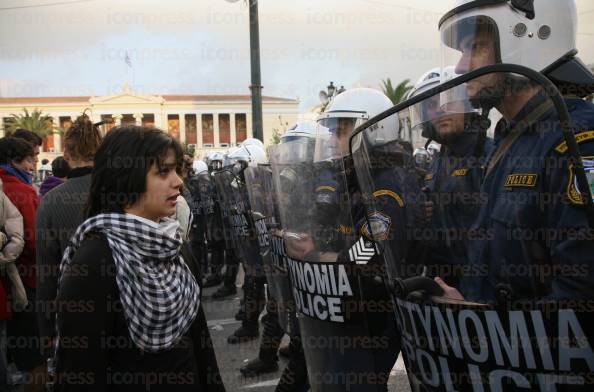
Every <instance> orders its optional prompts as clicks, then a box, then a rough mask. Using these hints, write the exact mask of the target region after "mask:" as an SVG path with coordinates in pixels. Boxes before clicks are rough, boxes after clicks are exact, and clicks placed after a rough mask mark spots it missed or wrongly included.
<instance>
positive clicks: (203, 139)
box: [0, 84, 299, 157]
mask: <svg viewBox="0 0 594 392" xmlns="http://www.w3.org/2000/svg"><path fill="white" fill-rule="evenodd" d="M262 100H263V104H262V112H263V113H262V115H263V116H262V117H263V128H264V143H265V144H266V145H267V144H268V143H269V142H270V141H271V139H272V137H273V130H274V129H279V130H282V129H284V127H286V125H287V124H289V125H290V124H292V123H294V122H295V121H297V119H298V117H299V101H297V100H293V99H286V98H276V97H263V99H262ZM23 108H26V109H28V110H29V111H33V110H35V109H38V110H41V111H42V112H43V114H47V115H49V116H51V117H52V118H53V119H54V125H55V127H56V128H61V129H67V128H68V127H69V126H70V125H71V124H72V122H73V121H74V120H75V119H76V117H77V116H79V115H80V114H81V113H82V112H83V111H84V110H85V109H89V113H90V114H91V116H92V118H93V121H95V122H99V121H102V120H104V121H107V123H106V124H105V125H103V126H102V131H103V132H104V133H106V132H109V130H110V129H111V128H113V127H115V126H117V125H128V124H139V125H140V124H142V125H145V126H155V127H159V128H161V129H163V130H165V131H167V132H169V133H170V134H171V135H173V136H174V137H175V138H177V139H178V140H179V141H180V142H181V143H182V144H194V145H195V146H196V151H197V156H199V157H202V156H204V154H205V153H206V152H208V151H209V150H217V151H221V150H225V149H227V148H229V147H233V146H235V145H237V144H239V143H241V142H242V141H243V140H244V139H246V138H248V137H252V135H253V133H252V115H251V98H250V96H249V95H159V96H154V95H143V94H139V93H136V92H134V91H132V90H131V89H130V87H129V86H128V85H127V84H125V85H124V87H123V89H122V92H121V93H119V94H115V95H111V96H102V97H31V98H4V97H2V98H0V129H2V131H0V132H2V133H3V132H4V130H3V128H4V122H5V121H6V119H7V118H8V117H10V116H11V114H13V113H14V114H17V113H22V110H23ZM44 151H45V152H47V153H48V155H58V154H60V153H61V152H62V136H60V135H59V134H55V135H53V137H49V138H47V140H46V141H45V143H44Z"/></svg>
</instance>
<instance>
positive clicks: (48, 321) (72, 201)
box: [36, 114, 102, 357]
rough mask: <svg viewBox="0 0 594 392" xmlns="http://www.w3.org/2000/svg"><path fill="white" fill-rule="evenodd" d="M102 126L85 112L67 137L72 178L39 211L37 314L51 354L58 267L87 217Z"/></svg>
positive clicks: (67, 153) (46, 349)
mask: <svg viewBox="0 0 594 392" xmlns="http://www.w3.org/2000/svg"><path fill="white" fill-rule="evenodd" d="M101 140H102V139H101V134H100V133H99V126H98V125H97V124H93V122H92V121H91V119H90V118H89V117H88V116H87V115H86V114H83V115H82V116H80V117H78V119H77V120H76V121H75V122H74V124H72V127H70V128H69V129H68V131H67V132H66V135H65V136H64V161H65V162H66V163H67V164H68V166H69V167H70V171H69V172H68V175H67V178H68V180H67V181H66V182H65V183H64V184H62V185H60V186H59V187H57V188H56V189H53V190H52V191H51V192H49V193H47V194H46V195H45V197H44V198H43V200H42V201H41V204H40V206H39V211H38V212H37V225H36V238H37V268H38V271H37V272H38V274H37V286H38V291H37V303H38V305H39V307H40V309H41V310H42V311H40V312H38V313H37V316H38V322H39V332H40V333H41V339H42V341H43V342H44V354H45V355H46V357H50V356H51V355H52V353H53V351H52V341H53V337H54V335H55V319H54V317H55V311H54V309H55V308H54V306H53V303H54V300H55V298H56V290H57V284H58V268H59V266H60V260H62V255H63V254H64V250H65V249H66V247H67V246H68V241H69V239H70V237H71V236H72V234H74V231H75V230H76V228H77V227H78V225H80V224H81V223H82V222H83V220H84V217H85V213H84V208H85V206H86V203H87V199H88V197H89V189H90V186H91V172H92V171H93V158H94V157H95V152H96V151H97V149H98V148H99V145H100V144H101Z"/></svg>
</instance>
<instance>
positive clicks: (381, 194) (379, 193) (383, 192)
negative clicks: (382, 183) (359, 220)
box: [373, 189, 404, 207]
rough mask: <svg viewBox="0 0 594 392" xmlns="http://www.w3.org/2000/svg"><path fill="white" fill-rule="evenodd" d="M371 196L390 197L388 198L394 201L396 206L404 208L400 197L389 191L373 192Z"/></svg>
mask: <svg viewBox="0 0 594 392" xmlns="http://www.w3.org/2000/svg"><path fill="white" fill-rule="evenodd" d="M373 196H374V197H382V196H387V197H390V198H392V199H394V200H396V203H398V205H399V206H400V207H404V200H402V197H400V195H399V194H398V193H396V192H394V191H391V190H389V189H380V190H377V191H375V192H373Z"/></svg>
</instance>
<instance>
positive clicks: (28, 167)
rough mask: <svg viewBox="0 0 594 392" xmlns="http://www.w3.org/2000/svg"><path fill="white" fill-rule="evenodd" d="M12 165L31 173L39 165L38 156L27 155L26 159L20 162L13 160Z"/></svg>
mask: <svg viewBox="0 0 594 392" xmlns="http://www.w3.org/2000/svg"><path fill="white" fill-rule="evenodd" d="M12 166H13V167H15V168H17V169H20V170H24V171H26V172H29V173H33V172H34V171H35V169H36V166H37V158H36V157H35V156H33V155H30V156H28V157H25V159H23V160H22V161H20V162H12Z"/></svg>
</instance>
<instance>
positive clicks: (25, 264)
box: [0, 169, 39, 289]
mask: <svg viewBox="0 0 594 392" xmlns="http://www.w3.org/2000/svg"><path fill="white" fill-rule="evenodd" d="M0 179H2V182H3V183H4V193H6V196H8V198H9V199H10V201H12V204H14V205H15V206H16V208H18V210H19V212H20V213H21V215H22V216H23V228H24V234H25V248H24V249H23V253H21V256H20V257H19V258H18V260H17V267H18V269H19V273H20V275H21V279H22V281H23V284H24V285H25V286H27V287H29V288H32V289H34V288H36V287H37V284H36V269H37V268H36V265H35V264H36V261H35V249H36V245H35V213H36V212H37V206H38V205H39V196H38V195H37V192H35V189H33V187H32V186H31V185H29V184H27V183H25V182H23V181H21V180H19V179H18V178H16V177H15V176H13V175H12V174H8V173H7V172H6V171H4V170H3V169H0Z"/></svg>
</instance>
